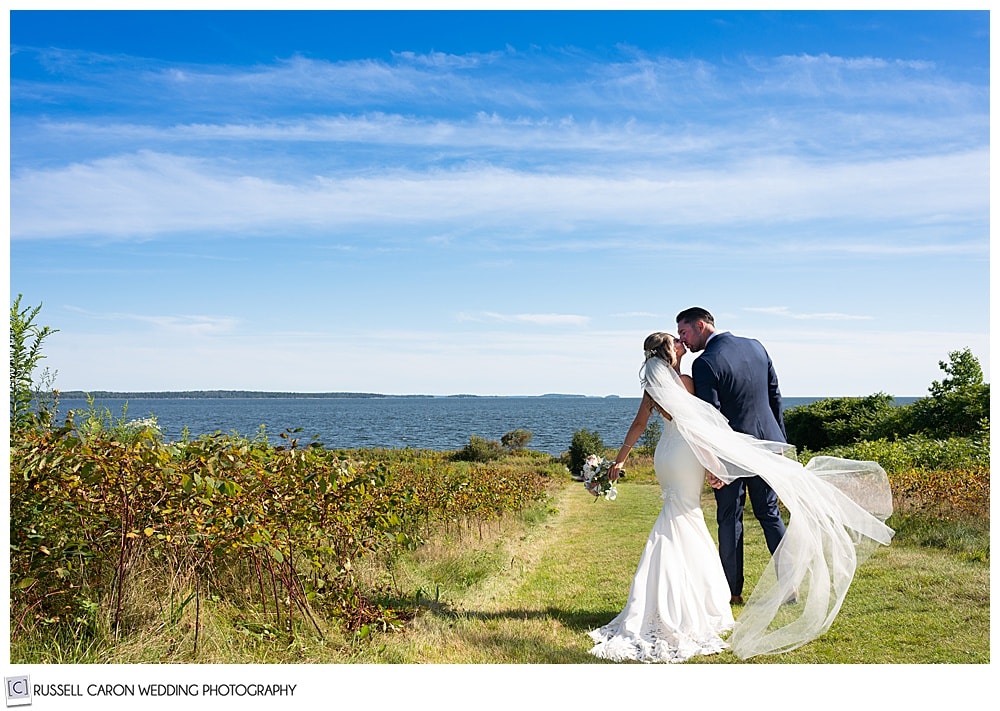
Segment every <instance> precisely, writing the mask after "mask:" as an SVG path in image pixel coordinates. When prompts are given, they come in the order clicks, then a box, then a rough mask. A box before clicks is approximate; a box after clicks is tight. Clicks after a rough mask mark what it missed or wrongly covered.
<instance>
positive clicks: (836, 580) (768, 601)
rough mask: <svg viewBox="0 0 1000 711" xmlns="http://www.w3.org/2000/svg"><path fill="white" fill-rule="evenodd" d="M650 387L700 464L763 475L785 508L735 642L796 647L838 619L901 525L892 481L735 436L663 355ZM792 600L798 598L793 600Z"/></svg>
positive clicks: (652, 362)
mask: <svg viewBox="0 0 1000 711" xmlns="http://www.w3.org/2000/svg"><path fill="white" fill-rule="evenodd" d="M643 387H644V389H645V390H646V392H648V393H649V394H650V396H651V397H652V398H653V399H654V400H655V401H656V402H657V404H659V405H660V407H662V408H663V409H664V410H666V411H667V412H668V413H670V415H671V417H673V418H674V421H675V422H676V424H677V428H678V430H679V431H680V433H681V435H682V436H683V437H684V439H685V440H686V441H687V442H688V444H689V445H690V446H691V448H692V450H694V453H695V456H697V458H698V461H699V462H701V464H702V465H703V466H704V467H705V468H706V469H708V470H709V471H711V472H712V473H713V474H715V475H716V476H717V477H719V478H720V479H722V480H723V481H725V482H727V483H729V482H732V481H733V480H735V479H736V478H738V477H741V476H759V477H761V478H762V479H764V480H765V481H766V482H767V483H768V484H770V485H771V488H773V489H774V491H775V493H776V494H777V495H778V498H779V499H780V500H781V503H782V504H783V505H784V507H785V508H786V509H787V510H788V513H789V521H788V526H787V531H786V533H785V537H784V538H783V539H782V541H781V543H780V545H779V546H778V548H777V550H775V552H774V555H773V556H772V558H771V561H770V563H769V564H768V566H767V569H766V570H765V571H764V574H763V575H762V576H761V578H760V580H759V581H758V582H757V584H756V586H755V587H754V589H753V592H752V593H751V595H750V597H749V598H748V600H747V604H746V606H745V607H744V608H743V611H742V613H741V614H740V616H739V619H738V620H737V621H736V627H735V628H734V629H733V634H732V636H731V637H730V638H729V640H728V641H729V644H730V645H731V648H732V650H733V652H735V653H736V654H737V655H739V656H740V657H742V658H744V659H745V658H748V657H753V656H756V655H758V654H774V653H778V652H787V651H789V650H791V649H795V648H796V647H799V646H801V645H803V644H805V643H806V642H808V641H810V640H812V639H815V638H816V637H818V636H819V635H821V634H823V633H824V632H825V631H826V630H827V629H829V627H830V625H831V624H832V623H833V620H834V618H835V617H836V616H837V612H838V611H839V610H840V607H841V605H842V604H843V602H844V597H845V596H846V595H847V589H848V588H849V587H850V584H851V581H852V580H853V579H854V573H855V571H856V570H857V567H858V566H859V565H861V563H862V562H864V561H865V560H866V559H867V558H868V556H869V555H871V553H872V552H874V550H875V549H876V548H877V547H878V545H888V544H889V541H890V540H891V539H892V535H893V533H894V531H893V530H892V529H891V528H889V527H888V526H886V525H885V523H884V521H885V519H887V518H888V517H889V515H890V514H891V513H892V492H891V490H890V488H889V478H888V476H887V475H886V473H885V471H884V470H883V469H882V467H880V466H879V465H878V464H877V463H875V462H860V461H854V460H850V459H839V458H835V457H815V458H813V459H812V460H811V461H810V462H809V463H808V464H807V465H805V466H802V465H801V464H800V463H799V462H798V461H796V460H795V459H793V458H791V457H789V456H783V454H785V453H787V452H788V450H790V449H792V448H791V446H790V445H787V444H784V443H779V442H765V441H762V440H758V439H755V438H753V437H750V436H748V435H745V434H742V433H739V432H735V431H733V429H732V428H731V427H730V426H729V423H728V422H727V420H726V419H725V418H724V417H723V416H722V414H721V413H719V411H718V410H716V409H715V408H714V407H712V406H711V405H709V404H708V403H706V402H703V401H702V400H699V399H698V398H697V397H694V396H693V395H691V394H690V393H688V391H687V390H686V389H685V388H684V386H683V384H682V383H681V381H680V378H679V377H678V375H677V374H676V373H675V372H674V370H673V369H672V368H671V367H670V366H669V365H668V364H667V363H666V362H665V361H663V360H661V359H660V358H651V359H649V360H647V361H646V365H645V367H644V378H643ZM789 603H794V604H789Z"/></svg>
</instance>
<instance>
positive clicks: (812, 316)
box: [743, 306, 874, 321]
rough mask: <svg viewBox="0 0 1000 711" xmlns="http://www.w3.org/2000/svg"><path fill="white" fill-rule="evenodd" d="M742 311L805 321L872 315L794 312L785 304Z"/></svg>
mask: <svg viewBox="0 0 1000 711" xmlns="http://www.w3.org/2000/svg"><path fill="white" fill-rule="evenodd" d="M743 310H744V311H754V312H756V313H762V314H770V315H773V316H781V317H783V318H792V319H798V320H805V321H870V320H872V319H873V318H874V316H861V315H855V314H842V313H835V312H828V313H794V312H792V310H791V309H789V308H788V307H787V306H761V307H750V306H747V307H744V309H743Z"/></svg>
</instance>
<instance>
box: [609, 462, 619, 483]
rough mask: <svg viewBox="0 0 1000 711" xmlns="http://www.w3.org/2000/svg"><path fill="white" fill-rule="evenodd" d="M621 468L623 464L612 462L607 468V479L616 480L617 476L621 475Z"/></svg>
mask: <svg viewBox="0 0 1000 711" xmlns="http://www.w3.org/2000/svg"><path fill="white" fill-rule="evenodd" d="M622 468H623V465H622V464H619V463H618V462H615V463H614V464H612V465H611V468H610V469H609V470H608V479H610V480H611V481H618V477H620V476H621V475H622Z"/></svg>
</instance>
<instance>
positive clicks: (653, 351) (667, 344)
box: [642, 331, 677, 368]
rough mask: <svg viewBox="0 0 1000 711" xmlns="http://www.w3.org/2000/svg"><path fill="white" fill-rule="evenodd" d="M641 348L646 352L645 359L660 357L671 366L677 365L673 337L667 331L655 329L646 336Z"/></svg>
mask: <svg viewBox="0 0 1000 711" xmlns="http://www.w3.org/2000/svg"><path fill="white" fill-rule="evenodd" d="M642 349H643V350H644V351H645V352H646V360H649V359H650V358H662V359H663V360H665V361H666V362H667V363H668V364H669V365H670V367H671V368H674V367H676V366H677V351H676V350H674V337H673V336H671V335H670V334H669V333H664V332H663V331H657V332H656V333H651V334H649V335H648V336H646V340H645V341H643V343H642Z"/></svg>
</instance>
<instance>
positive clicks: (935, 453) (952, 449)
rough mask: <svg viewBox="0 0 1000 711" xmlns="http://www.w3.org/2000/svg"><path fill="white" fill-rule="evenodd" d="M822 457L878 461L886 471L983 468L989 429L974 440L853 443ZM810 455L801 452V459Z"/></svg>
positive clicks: (914, 437)
mask: <svg viewBox="0 0 1000 711" xmlns="http://www.w3.org/2000/svg"><path fill="white" fill-rule="evenodd" d="M822 454H826V455H829V456H833V457H844V458H846V459H860V460H862V461H874V462H878V463H879V464H880V465H881V466H882V468H883V469H885V470H886V471H887V472H889V473H890V474H891V473H894V472H902V471H907V470H910V469H921V470H927V471H943V470H956V471H958V470H965V469H985V470H986V471H987V472H988V471H989V466H990V435H989V430H988V429H987V430H984V431H982V432H981V433H980V434H979V435H978V436H976V437H949V438H947V439H932V438H929V437H924V436H923V435H910V436H908V437H905V438H903V439H898V440H888V439H884V438H883V439H877V440H872V441H865V442H855V443H853V444H849V445H844V446H841V447H830V448H827V449H824V450H823V451H822ZM809 456H811V453H810V452H808V451H803V452H802V454H801V456H800V459H801V460H803V461H805V460H807V459H808V458H809Z"/></svg>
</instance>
